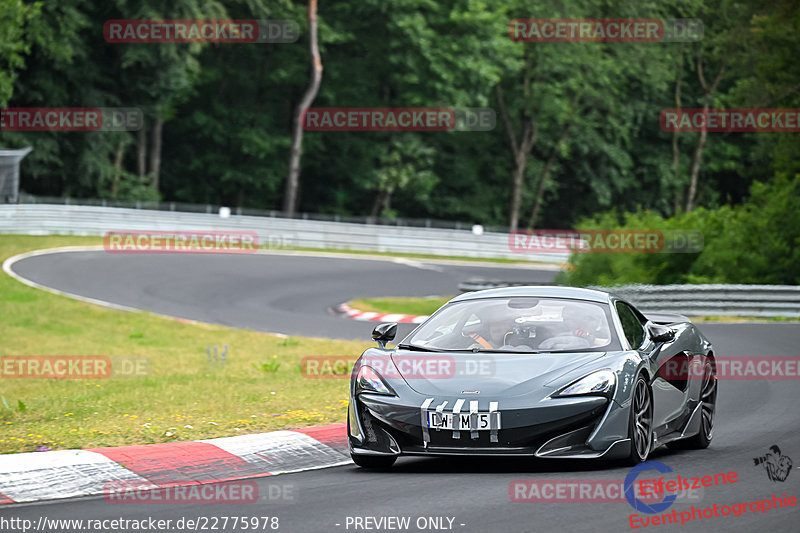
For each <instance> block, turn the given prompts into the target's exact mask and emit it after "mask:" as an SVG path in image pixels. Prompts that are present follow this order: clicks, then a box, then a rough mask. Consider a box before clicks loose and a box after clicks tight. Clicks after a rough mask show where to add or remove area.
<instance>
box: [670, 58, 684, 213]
mask: <svg viewBox="0 0 800 533" xmlns="http://www.w3.org/2000/svg"><path fill="white" fill-rule="evenodd" d="M682 82H683V43H681V45H680V47H679V49H678V71H677V73H676V74H675V108H676V109H677V110H678V114H680V112H681V108H682V107H683V105H682V103H681V83H682ZM680 155H681V152H680V147H679V146H678V130H677V128H676V129H675V131H673V132H672V173H673V177H674V179H675V183H676V186H677V188H676V190H675V202H674V205H673V210H674V212H673V215H677V214H678V213H679V212H680V210H681V198H682V196H683V194H682V193H683V180H682V179H681V157H680Z"/></svg>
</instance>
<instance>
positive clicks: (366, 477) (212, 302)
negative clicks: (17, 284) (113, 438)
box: [0, 252, 800, 533]
mask: <svg viewBox="0 0 800 533" xmlns="http://www.w3.org/2000/svg"><path fill="white" fill-rule="evenodd" d="M435 268H437V269H440V270H432V269H431V268H428V266H427V264H426V265H421V268H420V265H416V266H409V265H407V264H398V263H392V262H386V261H371V260H343V259H333V258H309V257H299V256H235V257H233V256H202V257H200V256H173V255H152V256H125V257H121V256H110V255H108V254H105V253H103V252H97V253H68V254H57V255H49V256H41V257H33V258H30V259H26V260H24V261H21V262H19V263H17V264H16V265H15V266H14V271H15V272H17V273H18V274H20V275H22V276H24V277H26V278H29V279H31V280H33V281H36V282H38V283H41V284H43V285H47V286H51V287H55V288H58V289H61V290H64V291H68V292H72V293H77V294H81V295H83V296H89V297H94V298H101V299H104V300H107V301H111V302H114V303H119V304H123V305H129V306H134V307H141V308H147V309H150V310H152V311H156V312H159V313H164V314H172V315H175V316H181V317H185V318H192V319H197V320H203V321H208V322H215V323H220V324H226V325H231V326H233V325H237V326H241V327H248V328H253V329H258V330H264V331H278V332H282V333H292V334H304V335H315V336H330V337H340V338H356V337H362V338H363V337H364V336H366V335H368V333H369V329H370V327H371V324H370V323H353V322H352V321H348V320H346V319H342V318H338V317H334V316H332V315H329V314H327V311H326V309H327V308H328V307H329V306H331V305H334V304H337V303H340V302H343V301H346V300H349V299H351V298H354V297H357V296H396V295H413V296H421V295H429V294H456V293H457V288H456V285H457V283H458V282H459V281H464V280H466V279H469V278H470V277H471V276H476V277H477V276H484V277H486V278H503V277H506V278H510V277H513V279H515V280H530V281H531V282H537V283H546V282H548V281H549V280H551V279H552V275H553V272H541V271H535V270H513V271H509V270H507V269H499V268H498V269H492V268H484V267H464V266H449V265H448V266H445V265H437V266H436V267H435ZM510 273H511V274H512V275H511V276H510V275H509V274H510ZM700 328H701V329H702V330H703V332H704V333H705V334H706V335H707V336H708V337H709V338H710V340H711V341H712V342H713V343H714V344H715V349H716V353H717V354H718V355H720V356H748V355H749V356H797V355H798V350H799V348H798V344H800V342H799V341H800V324H796V323H795V324H791V323H775V324H712V325H707V324H703V325H701V326H700ZM799 405H800V392H799V391H798V382H797V381H792V380H785V381H763V380H761V381H755V380H746V381H722V382H720V392H719V397H718V405H717V419H716V424H715V433H714V440H713V443H712V444H711V447H710V448H708V449H707V450H702V451H680V452H675V451H671V450H666V449H663V448H662V449H659V450H658V451H656V452H655V453H654V454H653V455H652V456H651V459H652V460H656V461H661V462H663V463H664V464H666V465H668V466H669V467H670V468H672V470H673V471H674V472H675V473H677V474H680V475H681V476H683V477H698V476H704V475H714V474H718V473H722V472H729V471H735V472H737V473H738V482H737V483H734V484H729V485H725V486H718V487H709V488H705V489H702V490H701V491H700V493H699V494H698V495H696V497H695V499H692V500H691V501H681V500H679V501H677V502H676V503H675V504H673V507H672V508H671V509H670V510H669V511H667V512H671V511H672V509H675V510H677V511H678V512H681V511H688V510H689V509H690V508H691V506H692V505H694V506H695V507H696V508H697V507H701V508H702V507H711V506H713V505H714V504H718V505H719V506H723V505H733V504H736V503H743V502H750V501H753V500H763V499H770V498H771V495H772V494H776V495H778V496H780V495H783V493H786V494H787V495H788V496H800V472H798V471H797V470H799V468H798V467H800V412H799V411H798V406H799ZM773 444H777V445H779V446H780V448H781V451H782V453H783V454H784V455H786V456H788V457H790V458H791V459H792V460H793V462H794V466H793V468H792V470H791V472H790V475H789V477H788V478H787V479H786V481H784V482H779V481H771V480H770V479H769V478H768V477H767V474H766V471H765V470H764V469H763V468H762V467H760V466H755V465H754V461H753V458H755V457H758V456H762V455H764V454H765V453H766V452H767V451H768V448H769V447H770V446H771V445H773ZM628 470H629V469H628V468H626V467H620V466H616V465H608V464H596V463H582V462H575V461H565V462H544V461H533V460H527V459H524V460H523V459H518V458H517V459H503V460H498V459H491V460H490V459H485V458H467V459H458V460H457V459H427V458H426V459H417V458H404V459H401V460H399V461H398V462H397V464H396V465H395V467H394V468H393V469H391V470H389V471H386V472H368V471H364V470H361V469H359V468H357V467H355V466H353V465H350V466H342V467H336V468H330V469H326V470H317V471H310V472H304V473H298V474H287V475H282V476H277V477H268V478H260V479H258V480H257V483H258V485H259V492H260V493H261V494H265V495H267V494H269V493H270V487H272V491H273V493H274V492H276V491H277V490H279V489H284V490H286V489H288V490H290V491H291V497H288V496H287V497H282V498H278V499H276V500H272V501H270V500H266V501H263V502H261V503H258V504H254V505H221V504H220V505H208V504H205V505H157V504H147V505H145V504H128V505H119V504H110V503H107V502H106V501H105V500H104V499H103V498H102V497H98V498H86V499H80V500H71V501H55V502H48V503H38V504H24V505H16V504H13V505H8V504H7V505H4V506H2V508H0V518H2V517H5V518H17V517H19V518H25V519H30V520H32V521H33V522H34V524H35V523H36V522H37V521H38V520H39V517H41V516H45V517H48V518H51V519H52V518H84V519H86V518H92V519H107V518H108V519H113V518H120V517H121V518H136V519H142V518H146V517H153V518H155V519H172V520H173V524H174V523H175V521H176V520H178V519H180V518H187V519H193V518H197V517H201V516H208V517H212V516H217V517H221V516H229V517H232V516H240V517H241V516H247V517H262V516H276V517H278V518H279V524H280V525H279V529H278V531H285V532H329V531H331V532H336V531H375V530H378V529H372V528H371V529H366V528H365V527H360V528H355V527H354V525H353V518H354V517H375V518H378V519H380V518H382V517H410V519H411V520H410V526H409V528H407V529H394V530H393V531H436V530H437V529H436V528H435V527H431V523H427V524H423V523H422V521H420V522H419V524H420V525H423V526H425V527H423V528H418V527H417V526H418V522H417V520H418V519H421V518H424V517H447V518H451V519H452V525H451V523H450V522H449V521H448V520H447V519H444V520H443V526H442V529H443V530H445V531H447V530H454V531H463V532H475V533H479V532H480V533H488V532H491V531H497V532H548V531H587V532H597V531H613V532H617V531H627V530H630V529H631V525H630V522H629V516H630V515H631V514H633V513H634V512H635V511H634V509H633V508H632V507H631V506H630V505H629V504H628V503H627V502H613V503H578V502H572V503H570V502H558V503H527V502H526V503H514V502H512V501H511V500H510V498H509V485H510V484H511V483H512V482H513V481H514V480H518V479H539V480H543V479H560V480H574V479H578V478H580V479H584V480H585V479H598V478H602V479H607V480H620V481H622V480H623V479H624V478H625V476H626V474H627V473H628ZM639 515H640V516H651V515H646V514H644V513H639ZM348 517H349V518H348ZM348 520H349V521H348ZM362 524H364V525H370V526H374V523H372V522H369V523H363V522H362ZM798 524H800V507H790V508H783V509H770V510H768V511H766V512H765V513H762V512H761V511H758V510H756V511H752V510H750V509H749V508H748V511H747V512H746V513H744V514H743V515H741V516H739V517H734V516H732V515H731V516H726V517H712V518H703V519H701V520H698V521H692V522H689V523H687V524H686V525H684V526H680V525H677V526H676V525H651V526H650V527H647V528H643V529H646V530H647V531H668V530H670V531H671V530H675V529H677V528H681V530H688V531H742V532H745V531H746V532H752V531H762V532H767V531H769V532H774V533H784V532H792V531H798V528H799V527H800V526H798ZM173 529H174V528H173ZM259 529H260V528H259ZM228 530H229V531H232V529H230V528H229V529H228ZM270 530H271V529H270ZM380 530H390V529H386V528H381V529H380ZM239 531H241V529H239Z"/></svg>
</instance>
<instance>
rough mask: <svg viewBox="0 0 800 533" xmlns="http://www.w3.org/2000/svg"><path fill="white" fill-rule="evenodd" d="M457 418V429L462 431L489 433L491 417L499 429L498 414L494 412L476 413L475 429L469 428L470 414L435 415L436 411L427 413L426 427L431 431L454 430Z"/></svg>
mask: <svg viewBox="0 0 800 533" xmlns="http://www.w3.org/2000/svg"><path fill="white" fill-rule="evenodd" d="M456 416H458V417H459V419H460V420H459V421H460V427H459V428H458V429H463V430H475V429H476V430H478V431H489V430H491V429H492V419H491V417H492V416H494V417H495V420H496V421H497V429H500V412H499V411H496V412H494V413H476V418H477V420H476V425H477V427H470V423H469V421H470V414H469V413H468V412H467V413H460V414H459V415H453V413H441V414H439V413H437V412H436V411H428V427H429V428H433V429H456V427H455V417H456Z"/></svg>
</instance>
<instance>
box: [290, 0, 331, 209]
mask: <svg viewBox="0 0 800 533" xmlns="http://www.w3.org/2000/svg"><path fill="white" fill-rule="evenodd" d="M308 48H309V52H310V57H311V82H310V84H309V86H308V89H306V92H305V94H303V98H301V99H300V103H299V104H297V112H296V113H295V117H294V130H293V133H292V147H291V153H290V158H289V176H288V178H287V179H286V192H285V196H284V199H283V211H284V213H286V214H287V215H289V216H292V215H294V212H295V210H296V209H297V188H298V186H299V183H300V156H301V155H302V153H303V117H304V116H305V112H306V110H307V109H308V108H309V107H311V103H312V102H313V101H314V98H316V96H317V92H318V91H319V85H320V82H321V81H322V59H321V57H320V55H319V45H318V43H317V0H309V2H308Z"/></svg>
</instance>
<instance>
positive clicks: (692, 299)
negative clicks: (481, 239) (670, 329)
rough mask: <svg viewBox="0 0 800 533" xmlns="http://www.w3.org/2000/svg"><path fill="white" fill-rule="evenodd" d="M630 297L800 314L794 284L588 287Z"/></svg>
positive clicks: (696, 312)
mask: <svg viewBox="0 0 800 533" xmlns="http://www.w3.org/2000/svg"><path fill="white" fill-rule="evenodd" d="M518 285H525V283H519V282H507V281H470V282H465V283H461V284H460V285H459V286H458V288H459V289H460V290H462V291H464V292H469V291H476V290H483V289H492V288H498V287H511V286H518ZM588 288H590V289H596V290H600V291H606V292H610V293H612V294H615V295H617V296H619V297H620V298H624V299H625V300H628V301H629V302H631V303H632V304H634V305H636V307H638V308H639V309H640V310H641V311H642V312H644V313H658V312H675V313H681V314H684V315H690V316H703V315H724V316H752V317H779V316H780V317H792V318H797V317H800V286H794V285H721V284H707V285H621V286H617V287H596V286H592V287H588Z"/></svg>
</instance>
